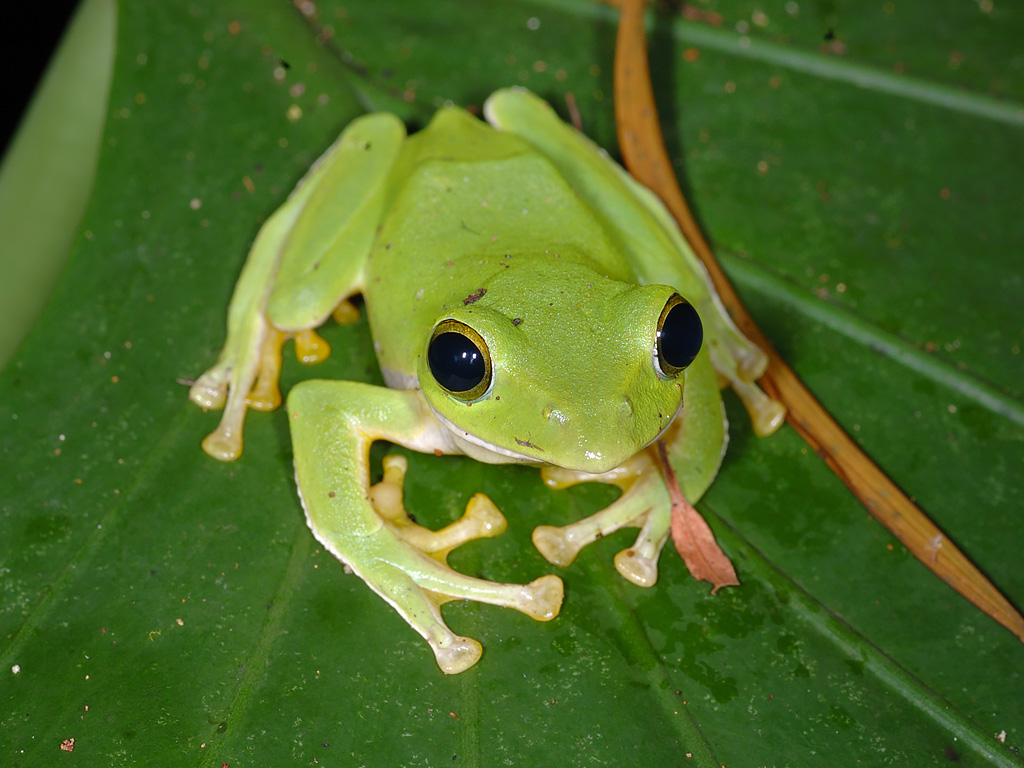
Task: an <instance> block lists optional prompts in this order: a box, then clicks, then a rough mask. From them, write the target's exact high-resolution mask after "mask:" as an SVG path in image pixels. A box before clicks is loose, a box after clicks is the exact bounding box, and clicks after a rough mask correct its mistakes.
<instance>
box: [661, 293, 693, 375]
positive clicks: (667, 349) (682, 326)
mask: <svg viewBox="0 0 1024 768" xmlns="http://www.w3.org/2000/svg"><path fill="white" fill-rule="evenodd" d="M658 339H659V341H660V345H659V346H660V350H661V356H662V359H663V360H664V361H665V362H666V363H668V364H669V365H671V366H674V367H676V368H686V367H687V366H688V365H689V364H690V363H692V362H693V358H695V357H696V356H697V353H698V352H700V345H701V344H702V343H703V341H704V327H703V326H702V325H701V322H700V316H699V315H698V314H697V310H695V309H694V308H693V305H691V304H689V303H688V302H685V301H683V302H680V303H679V304H676V305H675V306H674V307H672V309H670V310H669V311H668V314H667V315H666V316H665V322H664V323H663V324H662V326H661V333H659V334H658Z"/></svg>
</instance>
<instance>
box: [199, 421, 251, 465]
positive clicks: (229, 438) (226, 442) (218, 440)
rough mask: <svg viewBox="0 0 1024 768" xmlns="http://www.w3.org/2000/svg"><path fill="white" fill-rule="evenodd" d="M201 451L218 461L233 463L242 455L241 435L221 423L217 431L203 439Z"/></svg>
mask: <svg viewBox="0 0 1024 768" xmlns="http://www.w3.org/2000/svg"><path fill="white" fill-rule="evenodd" d="M203 450H204V451H206V453H207V455H208V456H212V457H213V458H215V459H217V460H218V461H234V460H235V459H237V458H238V457H239V456H241V455H242V437H241V434H240V433H237V432H235V431H234V430H232V429H231V428H229V427H227V426H225V424H224V422H221V425H220V426H219V427H217V429H215V430H214V431H213V432H211V433H210V434H208V435H207V436H206V437H205V438H203Z"/></svg>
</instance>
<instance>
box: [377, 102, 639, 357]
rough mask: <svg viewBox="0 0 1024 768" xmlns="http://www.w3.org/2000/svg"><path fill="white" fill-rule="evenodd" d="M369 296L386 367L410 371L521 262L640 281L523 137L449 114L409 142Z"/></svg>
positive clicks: (381, 236)
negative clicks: (431, 343) (442, 321)
mask: <svg viewBox="0 0 1024 768" xmlns="http://www.w3.org/2000/svg"><path fill="white" fill-rule="evenodd" d="M395 178H397V179H401V180H402V183H400V184H396V186H395V189H394V190H393V194H394V200H393V201H392V204H391V206H390V213H389V214H388V216H387V217H386V219H385V220H384V222H383V224H382V227H381V230H380V233H379V235H378V237H377V239H376V241H375V244H374V247H373V249H372V251H371V254H370V259H369V262H368V266H367V272H366V276H365V288H364V294H365V296H366V300H367V307H368V313H369V318H370V323H371V325H372V327H373V332H374V338H375V341H376V344H377V348H378V357H379V359H380V363H381V365H382V367H384V368H385V369H387V370H390V371H401V372H403V373H411V372H412V366H413V364H414V362H415V358H416V355H417V354H419V353H420V352H421V350H422V348H423V345H424V344H425V341H426V339H425V335H428V334H429V332H430V329H431V327H432V324H433V323H434V322H435V320H436V319H437V318H438V316H439V315H440V314H441V313H442V312H444V311H445V310H446V309H447V308H449V307H452V306H454V305H456V304H461V303H462V302H464V301H466V300H467V299H468V300H472V296H474V295H476V294H477V292H478V291H479V289H480V288H481V287H485V286H486V284H487V281H488V280H489V279H490V277H491V276H492V275H494V274H495V273H497V272H498V271H499V270H502V269H505V268H508V267H509V266H512V265H513V264H514V263H516V262H517V261H520V260H522V259H536V258H545V259H547V258H550V259H552V260H555V259H565V260H569V261H573V262H577V263H583V264H586V265H587V266H589V267H591V268H592V269H594V270H595V271H597V272H599V273H600V274H601V275H606V276H610V277H613V278H616V279H619V280H626V281H631V280H633V279H634V277H633V274H632V271H631V268H630V266H629V263H628V262H627V260H626V259H625V258H624V257H623V255H622V254H621V253H619V252H618V251H617V250H616V249H615V247H614V246H613V245H612V242H611V240H610V239H609V238H608V236H607V234H606V233H605V230H604V228H603V227H602V226H601V224H600V222H599V220H598V219H597V218H596V217H595V216H594V214H593V213H592V212H591V211H590V209H589V208H588V207H587V206H586V205H585V204H584V203H582V202H581V201H580V199H579V197H578V196H577V195H576V194H575V192H574V191H573V189H572V188H571V187H570V186H569V185H568V183H567V182H566V181H565V179H564V178H563V177H562V176H561V175H560V174H559V173H558V171H557V170H556V169H555V167H554V165H553V164H552V163H551V162H550V161H549V160H548V159H547V158H546V157H545V156H544V155H542V154H540V153H539V152H537V151H536V150H535V149H533V148H532V147H531V146H530V145H529V144H527V143H526V142H525V141H523V140H522V139H520V138H518V137H516V136H513V135H511V134H508V133H502V132H500V131H496V130H495V129H493V128H491V127H489V126H487V125H486V124H485V123H482V122H480V121H479V120H477V119H475V118H473V117H471V116H470V115H468V114H467V113H466V112H464V111H462V110H458V109H448V110H443V111H441V112H439V113H438V115H437V116H436V117H435V118H434V120H433V121H432V122H431V124H430V126H429V127H428V128H427V129H425V130H424V131H422V132H420V133H419V134H416V135H414V136H413V137H412V138H411V139H409V141H408V142H407V146H406V147H405V148H404V149H403V153H402V156H401V158H400V159H399V162H398V165H397V167H396V171H395Z"/></svg>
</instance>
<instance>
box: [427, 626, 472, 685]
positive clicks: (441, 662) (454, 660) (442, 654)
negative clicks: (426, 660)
mask: <svg viewBox="0 0 1024 768" xmlns="http://www.w3.org/2000/svg"><path fill="white" fill-rule="evenodd" d="M452 639H453V642H452V643H451V644H449V645H445V646H443V647H442V646H440V645H439V644H437V643H431V644H430V647H431V649H432V650H433V651H434V658H436V659H437V666H439V667H440V668H441V671H442V672H444V673H445V674H446V675H457V674H459V673H460V672H465V671H466V670H467V669H469V668H470V667H472V666H473V665H474V664H476V663H477V662H478V661H479V660H480V656H481V654H482V653H483V648H482V647H481V646H480V643H478V642H477V641H476V640H474V639H473V638H471V637H462V636H460V635H453V636H452Z"/></svg>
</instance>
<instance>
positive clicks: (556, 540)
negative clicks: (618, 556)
mask: <svg viewBox="0 0 1024 768" xmlns="http://www.w3.org/2000/svg"><path fill="white" fill-rule="evenodd" d="M532 538H533V545H534V546H535V547H536V548H537V551H538V552H540V553H541V554H542V555H543V556H544V559H545V560H547V561H548V562H549V563H552V564H553V565H558V566H561V567H562V568H566V567H568V566H570V565H572V562H573V560H575V559H576V555H578V554H579V553H580V550H581V549H582V548H583V547H584V546H586V544H587V543H588V542H587V540H585V539H581V538H578V537H576V536H573V530H572V527H571V526H568V527H566V528H556V527H555V526H553V525H538V526H537V527H536V528H534V529H533V536H532Z"/></svg>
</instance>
